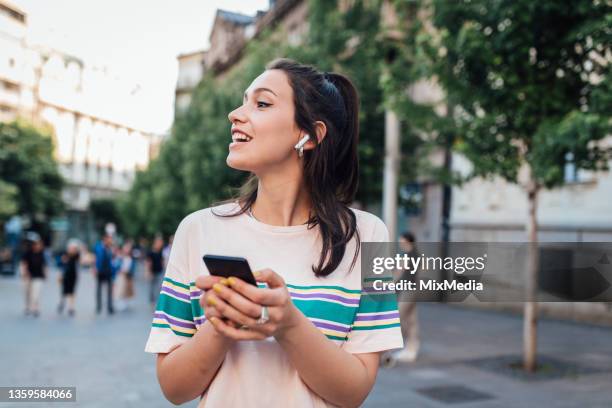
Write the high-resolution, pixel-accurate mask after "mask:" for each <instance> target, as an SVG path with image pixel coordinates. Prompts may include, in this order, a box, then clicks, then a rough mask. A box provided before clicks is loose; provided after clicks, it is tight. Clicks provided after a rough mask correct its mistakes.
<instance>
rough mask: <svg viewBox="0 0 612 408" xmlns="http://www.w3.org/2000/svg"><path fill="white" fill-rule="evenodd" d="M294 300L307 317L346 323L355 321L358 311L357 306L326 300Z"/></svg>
mask: <svg viewBox="0 0 612 408" xmlns="http://www.w3.org/2000/svg"><path fill="white" fill-rule="evenodd" d="M292 301H293V304H294V305H295V306H296V307H297V308H298V309H299V310H300V311H301V312H302V313H303V314H304V315H305V316H306V317H309V318H315V319H324V320H329V321H331V322H336V323H342V324H346V325H350V324H352V323H353V319H354V318H355V313H356V311H357V308H356V307H355V306H343V305H339V304H337V303H333V302H326V301H324V300H303V299H292Z"/></svg>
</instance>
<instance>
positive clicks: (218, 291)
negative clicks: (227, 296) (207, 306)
mask: <svg viewBox="0 0 612 408" xmlns="http://www.w3.org/2000/svg"><path fill="white" fill-rule="evenodd" d="M213 290H214V291H215V292H217V293H221V285H219V284H218V283H215V284H214V285H213Z"/></svg>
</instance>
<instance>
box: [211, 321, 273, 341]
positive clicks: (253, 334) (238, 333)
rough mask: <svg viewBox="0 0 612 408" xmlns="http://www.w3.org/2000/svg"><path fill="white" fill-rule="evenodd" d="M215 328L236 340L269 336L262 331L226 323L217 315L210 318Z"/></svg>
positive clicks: (259, 338)
mask: <svg viewBox="0 0 612 408" xmlns="http://www.w3.org/2000/svg"><path fill="white" fill-rule="evenodd" d="M210 323H211V324H212V325H213V327H214V328H215V330H217V331H218V332H219V333H221V334H223V335H224V336H226V337H229V338H231V339H234V340H263V339H265V338H266V337H267V336H266V335H265V334H263V333H261V332H258V331H255V330H242V329H237V328H235V327H231V326H230V325H228V324H226V323H224V322H223V321H221V320H219V319H218V318H216V317H213V318H212V319H211V320H210Z"/></svg>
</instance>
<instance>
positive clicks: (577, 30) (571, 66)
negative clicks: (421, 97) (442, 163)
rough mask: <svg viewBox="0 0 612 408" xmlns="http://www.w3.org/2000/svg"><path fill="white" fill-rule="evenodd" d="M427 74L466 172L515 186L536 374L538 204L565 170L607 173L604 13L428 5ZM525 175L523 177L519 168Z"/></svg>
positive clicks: (497, 0)
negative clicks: (522, 220)
mask: <svg viewBox="0 0 612 408" xmlns="http://www.w3.org/2000/svg"><path fill="white" fill-rule="evenodd" d="M432 4H433V14H432V21H433V24H434V26H435V28H436V30H437V33H438V34H439V35H433V36H431V37H430V41H431V48H430V49H431V50H435V51H436V52H437V53H438V57H442V58H435V55H433V54H432V59H434V60H435V61H436V63H435V64H434V69H433V73H435V74H436V75H437V77H438V78H439V80H440V83H441V84H442V85H443V86H444V88H445V90H446V92H447V98H448V101H449V103H450V104H452V105H453V106H454V107H455V109H454V110H453V119H454V127H455V131H456V133H457V136H458V141H457V148H458V150H459V151H460V152H461V153H463V154H464V155H465V156H466V157H467V158H468V159H470V161H471V162H472V164H473V172H472V174H471V175H472V176H474V177H476V176H482V177H491V176H500V177H502V178H503V179H505V180H507V181H508V182H511V183H517V184H520V185H521V186H523V188H524V190H525V192H526V195H527V199H528V202H529V215H528V223H527V231H528V237H529V240H530V242H531V243H532V244H531V248H530V251H529V253H530V255H529V260H528V268H527V285H526V286H527V288H528V289H527V290H528V300H529V301H528V302H526V303H525V331H524V333H525V338H524V341H525V354H524V366H525V369H526V370H529V371H533V370H534V369H535V363H536V361H535V356H536V334H537V331H536V329H537V303H535V301H534V300H535V291H536V282H537V266H538V253H537V218H536V213H537V203H538V194H539V193H540V192H541V190H542V189H547V188H555V187H559V186H561V185H563V184H564V180H565V179H564V168H565V167H566V164H567V163H568V161H571V162H572V164H573V166H574V167H575V168H576V169H586V170H603V169H607V168H608V161H609V158H610V152H609V150H606V149H605V148H603V147H602V145H601V144H600V143H599V142H600V141H601V140H602V139H603V138H604V137H605V136H606V135H608V134H610V131H611V125H612V123H611V120H610V116H609V114H610V112H612V103H611V102H612V101H611V95H612V94H611V92H610V88H611V84H610V75H609V74H610V69H611V67H612V61H611V60H610V53H611V50H610V44H611V41H610V40H611V39H612V38H611V34H612V31H611V30H610V27H611V22H612V11H611V9H612V7H611V6H610V3H609V2H605V1H597V0H596V1H593V0H575V1H572V2H563V1H559V2H557V1H531V0H489V1H468V0H464V1H447V0H434V1H433V3H432ZM521 169H524V170H525V177H524V178H523V177H522V176H519V175H522V171H521V172H519V170H521Z"/></svg>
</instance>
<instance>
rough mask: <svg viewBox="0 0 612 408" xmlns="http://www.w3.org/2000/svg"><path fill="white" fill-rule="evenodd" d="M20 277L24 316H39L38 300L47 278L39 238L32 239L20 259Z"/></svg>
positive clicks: (42, 249) (42, 247) (41, 243)
mask: <svg viewBox="0 0 612 408" xmlns="http://www.w3.org/2000/svg"><path fill="white" fill-rule="evenodd" d="M20 269H21V275H22V277H23V279H24V283H25V303H26V307H25V315H26V316H28V315H30V314H31V315H32V316H34V317H38V316H39V315H40V307H39V299H40V291H41V289H42V285H43V283H44V281H45V278H46V277H47V260H46V258H45V254H44V245H43V242H42V240H41V239H40V237H39V236H36V237H35V238H33V240H32V243H31V245H29V248H28V249H27V251H26V252H25V254H24V255H23V257H22V258H21V268H20Z"/></svg>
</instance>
